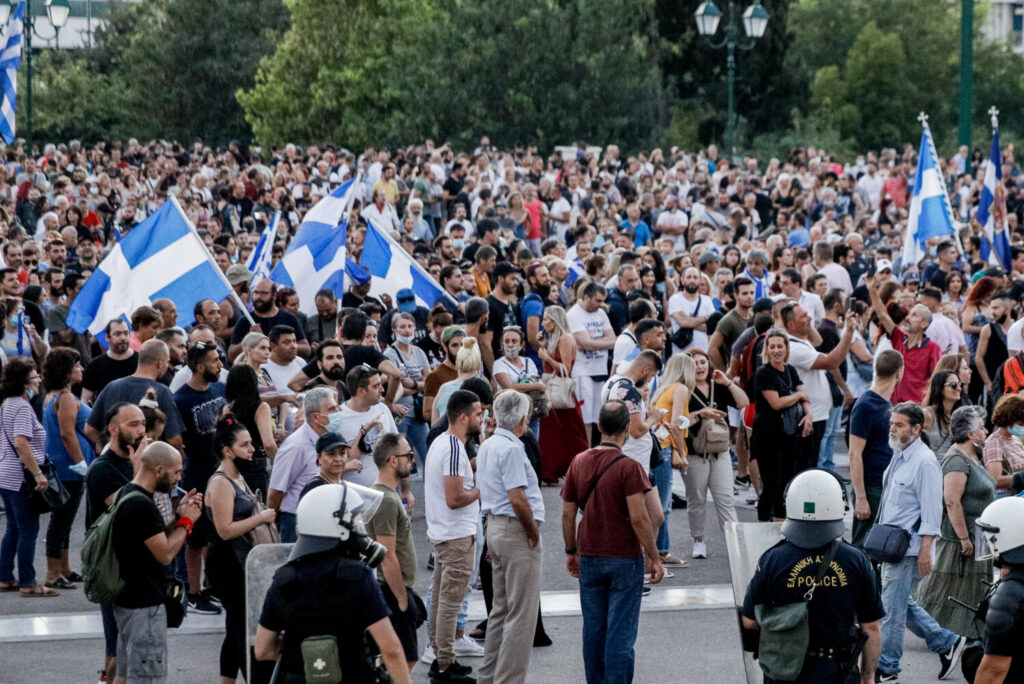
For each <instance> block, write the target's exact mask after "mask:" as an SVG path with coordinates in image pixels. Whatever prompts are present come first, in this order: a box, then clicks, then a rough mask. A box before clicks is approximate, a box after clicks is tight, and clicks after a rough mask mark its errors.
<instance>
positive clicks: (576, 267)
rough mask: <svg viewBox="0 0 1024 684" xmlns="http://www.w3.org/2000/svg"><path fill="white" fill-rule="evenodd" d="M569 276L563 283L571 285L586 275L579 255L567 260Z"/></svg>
mask: <svg viewBox="0 0 1024 684" xmlns="http://www.w3.org/2000/svg"><path fill="white" fill-rule="evenodd" d="M568 266H569V277H568V278H566V279H565V284H566V285H569V286H570V287H571V286H572V284H573V283H575V282H576V281H577V280H578V279H580V278H582V277H583V276H585V275H587V269H586V268H585V267H584V266H583V262H582V261H581V260H580V258H579V257H575V258H573V259H571V260H570V261H569V264H568Z"/></svg>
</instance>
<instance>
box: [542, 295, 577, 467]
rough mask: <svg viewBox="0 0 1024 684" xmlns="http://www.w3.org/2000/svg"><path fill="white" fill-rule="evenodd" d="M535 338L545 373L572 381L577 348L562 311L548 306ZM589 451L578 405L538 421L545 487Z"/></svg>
mask: <svg viewBox="0 0 1024 684" xmlns="http://www.w3.org/2000/svg"><path fill="white" fill-rule="evenodd" d="M540 325H541V332H539V333H538V337H539V339H540V340H541V342H542V343H543V346H542V347H541V348H540V350H538V352H537V355H538V356H539V357H540V360H541V361H542V362H544V371H543V372H544V373H555V374H558V375H560V376H563V375H564V377H568V378H571V377H572V368H573V365H575V363H576V355H577V353H578V351H579V350H578V348H577V346H576V338H574V337H573V336H572V333H571V332H570V331H569V320H568V318H567V317H566V314H565V309H563V308H562V307H560V306H549V307H547V308H546V309H544V315H543V316H542V317H541V321H540ZM589 448H590V440H589V438H588V437H587V431H586V428H585V427H584V425H583V414H582V413H580V407H579V404H578V403H577V404H576V405H575V406H573V407H572V408H554V407H552V408H551V409H550V410H549V411H548V415H546V416H544V417H543V418H541V419H540V453H541V458H540V477H541V481H543V482H544V483H545V484H550V485H554V484H558V478H560V477H562V476H564V475H565V473H566V471H567V470H569V464H570V463H572V459H573V458H574V457H575V456H576V454H578V453H581V452H583V451H586V450H587V449H589Z"/></svg>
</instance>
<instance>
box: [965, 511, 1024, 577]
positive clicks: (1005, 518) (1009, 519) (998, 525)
mask: <svg viewBox="0 0 1024 684" xmlns="http://www.w3.org/2000/svg"><path fill="white" fill-rule="evenodd" d="M976 525H977V530H976V531H975V542H974V557H975V559H977V560H985V559H987V558H995V562H996V565H997V566H1001V565H1002V564H1004V563H1010V564H1013V565H1024V499H1022V498H1020V497H1017V496H1007V497H1003V498H1002V499H996V500H995V501H993V502H992V503H990V504H989V505H988V506H986V507H985V510H984V511H982V512H981V515H980V516H979V517H978V520H977V523H976Z"/></svg>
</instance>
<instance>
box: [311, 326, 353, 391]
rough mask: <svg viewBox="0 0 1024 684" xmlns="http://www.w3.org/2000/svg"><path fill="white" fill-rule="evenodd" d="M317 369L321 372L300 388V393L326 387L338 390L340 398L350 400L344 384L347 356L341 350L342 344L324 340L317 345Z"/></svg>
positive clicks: (336, 341)
mask: <svg viewBox="0 0 1024 684" xmlns="http://www.w3.org/2000/svg"><path fill="white" fill-rule="evenodd" d="M316 367H317V368H319V369H320V372H319V373H318V374H317V375H316V377H314V378H313V379H312V380H309V381H307V382H306V383H305V384H303V385H302V386H301V387H300V388H299V391H300V392H308V391H309V390H311V389H313V388H314V387H323V386H326V387H331V388H333V389H335V390H337V392H338V397H339V398H341V399H346V398H348V388H346V387H345V383H344V382H343V381H344V380H345V355H344V354H343V353H342V350H341V342H339V341H338V340H324V341H323V342H321V343H320V344H319V345H317V348H316ZM303 377H305V376H303Z"/></svg>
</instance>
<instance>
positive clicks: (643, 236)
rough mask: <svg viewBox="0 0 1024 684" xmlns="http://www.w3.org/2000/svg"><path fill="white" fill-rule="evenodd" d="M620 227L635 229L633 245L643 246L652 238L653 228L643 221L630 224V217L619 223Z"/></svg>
mask: <svg viewBox="0 0 1024 684" xmlns="http://www.w3.org/2000/svg"><path fill="white" fill-rule="evenodd" d="M619 227H620V228H632V229H633V246H634V247H643V246H644V245H646V244H647V243H648V242H650V240H651V228H650V226H648V225H647V224H646V223H644V222H643V221H639V222H637V224H636V225H635V226H631V225H630V224H629V219H626V220H625V221H623V222H622V223H620V224H619Z"/></svg>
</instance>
